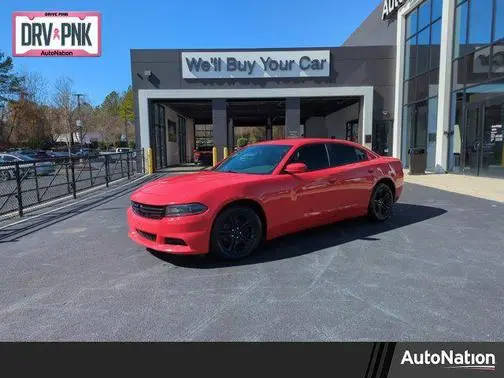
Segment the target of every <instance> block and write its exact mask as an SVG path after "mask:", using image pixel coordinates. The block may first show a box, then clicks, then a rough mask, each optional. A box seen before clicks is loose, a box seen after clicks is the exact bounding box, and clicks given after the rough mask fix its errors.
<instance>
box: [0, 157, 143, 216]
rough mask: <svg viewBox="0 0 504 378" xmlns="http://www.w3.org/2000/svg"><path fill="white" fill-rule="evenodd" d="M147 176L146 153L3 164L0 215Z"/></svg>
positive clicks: (0, 179)
mask: <svg viewBox="0 0 504 378" xmlns="http://www.w3.org/2000/svg"><path fill="white" fill-rule="evenodd" d="M144 173H145V167H144V151H143V150H137V151H130V152H122V153H110V154H100V155H97V156H86V157H83V158H78V157H72V158H68V157H64V158H55V159H44V160H33V161H31V160H30V161H9V162H3V163H2V162H0V215H4V214H7V213H12V212H17V213H18V214H19V216H23V210H24V209H26V208H27V207H30V206H34V205H38V204H41V203H44V202H47V201H51V200H54V199H57V198H61V197H65V196H73V198H74V199H75V198H77V193H79V192H82V191H83V190H86V189H89V188H92V187H95V186H99V185H106V186H107V187H108V185H109V183H111V182H113V181H116V180H119V179H122V178H128V179H130V178H132V177H137V176H139V175H143V174H144Z"/></svg>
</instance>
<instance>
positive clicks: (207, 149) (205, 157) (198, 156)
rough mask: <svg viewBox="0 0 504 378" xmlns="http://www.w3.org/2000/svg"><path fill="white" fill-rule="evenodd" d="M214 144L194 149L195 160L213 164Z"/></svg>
mask: <svg viewBox="0 0 504 378" xmlns="http://www.w3.org/2000/svg"><path fill="white" fill-rule="evenodd" d="M212 148H213V147H212V146H197V147H196V148H195V149H194V151H193V159H194V162H195V163H196V164H198V165H212V164H213V157H212Z"/></svg>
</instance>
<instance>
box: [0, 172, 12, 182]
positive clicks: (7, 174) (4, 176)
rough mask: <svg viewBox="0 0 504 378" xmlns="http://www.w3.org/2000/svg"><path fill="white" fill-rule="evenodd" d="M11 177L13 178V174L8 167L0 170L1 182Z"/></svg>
mask: <svg viewBox="0 0 504 378" xmlns="http://www.w3.org/2000/svg"><path fill="white" fill-rule="evenodd" d="M10 178H11V175H10V173H9V171H8V170H7V169H2V170H0V181H1V182H5V181H9V180H10Z"/></svg>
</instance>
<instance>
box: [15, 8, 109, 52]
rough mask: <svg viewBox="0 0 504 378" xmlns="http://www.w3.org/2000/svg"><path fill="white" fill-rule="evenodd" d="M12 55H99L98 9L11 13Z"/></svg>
mask: <svg viewBox="0 0 504 378" xmlns="http://www.w3.org/2000/svg"><path fill="white" fill-rule="evenodd" d="M12 50H13V51H12V54H13V55H14V56H38V57H48V56H49V57H56V56H100V55H101V14H100V13H99V12H14V13H13V14H12Z"/></svg>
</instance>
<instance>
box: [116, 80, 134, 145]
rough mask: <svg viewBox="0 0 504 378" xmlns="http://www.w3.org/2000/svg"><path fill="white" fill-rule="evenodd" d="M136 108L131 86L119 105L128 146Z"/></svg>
mask: <svg viewBox="0 0 504 378" xmlns="http://www.w3.org/2000/svg"><path fill="white" fill-rule="evenodd" d="M134 107H135V105H134V102H133V89H132V88H131V86H129V87H128V90H127V91H126V92H125V93H124V94H123V96H122V98H121V104H120V105H119V117H120V118H121V119H122V121H123V122H124V135H125V138H126V144H128V125H129V124H130V123H131V122H132V121H133V120H134V119H135V110H134Z"/></svg>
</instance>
